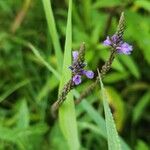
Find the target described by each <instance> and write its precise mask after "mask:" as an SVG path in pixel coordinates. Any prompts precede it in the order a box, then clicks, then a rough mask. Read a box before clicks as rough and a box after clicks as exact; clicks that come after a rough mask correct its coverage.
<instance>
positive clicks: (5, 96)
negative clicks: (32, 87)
mask: <svg viewBox="0 0 150 150" xmlns="http://www.w3.org/2000/svg"><path fill="white" fill-rule="evenodd" d="M29 82H30V81H29V80H24V81H21V82H19V83H17V84H16V85H14V87H11V88H10V89H9V90H8V91H6V92H5V93H4V94H2V95H1V96H0V103H1V102H2V101H4V100H5V99H6V98H7V97H8V96H9V95H11V94H12V93H13V92H15V91H16V90H18V89H20V88H21V87H23V86H25V85H27V84H28V83H29Z"/></svg>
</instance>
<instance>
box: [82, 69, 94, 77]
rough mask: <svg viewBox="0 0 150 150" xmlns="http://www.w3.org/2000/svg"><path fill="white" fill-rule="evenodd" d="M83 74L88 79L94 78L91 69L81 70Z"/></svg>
mask: <svg viewBox="0 0 150 150" xmlns="http://www.w3.org/2000/svg"><path fill="white" fill-rule="evenodd" d="M83 74H84V75H86V77H87V78H89V79H93V78H94V72H93V71H91V70H89V71H86V70H83Z"/></svg>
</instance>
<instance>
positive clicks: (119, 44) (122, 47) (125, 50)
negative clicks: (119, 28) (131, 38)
mask: <svg viewBox="0 0 150 150" xmlns="http://www.w3.org/2000/svg"><path fill="white" fill-rule="evenodd" d="M103 44H104V45H105V46H111V47H113V48H115V49H116V50H117V52H118V53H120V54H126V55H129V54H131V51H132V50H133V48H132V46H131V45H129V44H128V43H126V42H123V41H122V40H121V41H119V37H118V36H117V35H116V34H114V35H113V36H112V37H109V36H107V38H106V40H105V41H104V42H103Z"/></svg>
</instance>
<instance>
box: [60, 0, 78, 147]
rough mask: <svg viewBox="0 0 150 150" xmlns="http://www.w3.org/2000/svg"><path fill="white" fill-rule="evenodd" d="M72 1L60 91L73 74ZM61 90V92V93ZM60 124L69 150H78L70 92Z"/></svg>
mask: <svg viewBox="0 0 150 150" xmlns="http://www.w3.org/2000/svg"><path fill="white" fill-rule="evenodd" d="M71 20H72V0H69V10H68V19H67V28H66V42H65V52H64V62H63V75H62V79H61V82H60V90H61V89H62V88H63V86H64V84H65V83H66V82H67V81H68V80H69V79H70V78H71V72H70V70H69V69H68V66H70V65H71V47H72V21H71ZM60 90H59V91H60ZM59 124H60V128H61V130H62V133H63V135H64V137H65V139H66V140H67V143H68V147H69V150H78V149H79V147H80V144H79V139H78V133H77V122H76V114H75V108H74V101H73V94H72V92H70V93H69V94H68V96H67V98H66V100H65V102H64V104H63V105H62V106H61V107H60V109H59Z"/></svg>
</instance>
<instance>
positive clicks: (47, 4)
mask: <svg viewBox="0 0 150 150" xmlns="http://www.w3.org/2000/svg"><path fill="white" fill-rule="evenodd" d="M42 2H43V7H44V11H45V15H46V20H47V24H48V29H49V33H50V36H51V38H52V43H53V46H54V50H55V54H56V59H57V65H58V70H59V72H60V71H61V69H62V60H63V55H62V51H61V46H60V42H59V37H58V33H57V30H56V23H55V20H54V15H53V11H52V7H51V1H50V0H42Z"/></svg>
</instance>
